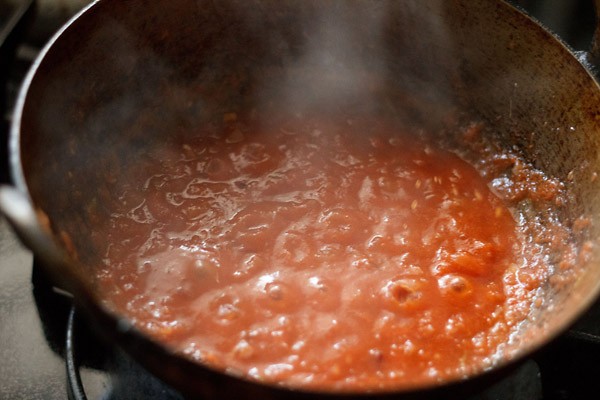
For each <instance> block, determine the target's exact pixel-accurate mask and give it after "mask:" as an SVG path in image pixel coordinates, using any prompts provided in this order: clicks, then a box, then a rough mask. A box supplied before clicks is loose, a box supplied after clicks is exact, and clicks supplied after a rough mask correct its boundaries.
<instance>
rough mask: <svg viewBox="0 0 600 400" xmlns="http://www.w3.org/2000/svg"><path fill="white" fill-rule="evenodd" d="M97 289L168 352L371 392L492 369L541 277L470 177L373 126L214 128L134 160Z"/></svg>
mask: <svg viewBox="0 0 600 400" xmlns="http://www.w3.org/2000/svg"><path fill="white" fill-rule="evenodd" d="M134 175H136V179H133V180H131V181H130V182H129V183H128V184H127V185H124V186H123V187H122V191H121V192H120V196H119V207H118V210H116V211H115V212H114V213H113V215H112V218H111V220H110V221H109V226H108V228H107V229H108V231H107V234H108V238H109V242H110V245H109V247H108V248H107V249H106V255H105V265H104V266H103V267H102V268H101V269H100V271H99V272H98V284H99V286H100V289H101V291H102V293H103V297H104V298H105V299H107V302H108V303H109V304H110V305H111V307H113V308H115V309H116V310H117V311H118V312H121V313H124V314H125V315H127V316H129V317H130V318H131V319H132V320H133V321H134V323H135V324H136V326H138V327H139V328H140V329H141V330H143V331H144V332H146V333H148V334H150V335H151V336H152V337H154V338H156V339H158V340H160V341H161V342H163V343H166V344H168V345H169V346H171V347H172V348H174V349H176V350H177V351H179V352H181V353H183V354H185V355H187V356H188V357H190V358H192V359H194V360H197V361H199V362H203V363H206V364H208V365H211V366H213V367H215V368H219V369H225V370H227V371H229V372H231V373H233V374H237V375H242V376H246V377H249V378H251V379H256V380H259V381H267V382H276V383H280V384H283V385H286V386H292V387H308V388H314V389H325V390H330V389H331V390H333V389H336V390H337V389H340V390H364V389H367V390H373V389H378V388H392V387H393V388H398V387H410V386H414V385H423V384H426V383H430V382H441V381H445V380H448V379H455V378H456V377H463V376H464V377H466V376H468V375H470V374H472V373H474V372H477V371H481V370H482V369H484V368H486V367H488V366H491V365H493V364H494V362H495V361H496V359H497V358H498V357H500V356H501V355H502V349H503V346H504V345H505V343H506V342H507V341H509V339H510V335H511V334H513V333H514V332H515V329H516V327H517V325H518V324H519V323H520V322H521V321H522V320H523V319H524V318H525V317H526V315H527V313H528V312H529V310H530V308H531V305H532V302H533V301H534V300H535V296H536V293H537V291H538V290H539V288H540V285H541V282H543V281H544V279H546V278H547V275H548V270H547V269H544V268H538V266H537V264H536V262H535V261H533V262H532V259H535V255H534V256H532V257H527V255H526V254H524V249H525V246H524V244H523V243H524V239H523V234H522V232H521V231H520V229H519V227H518V226H517V223H516V222H515V219H514V218H513V216H512V214H511V210H509V209H508V208H507V206H506V205H505V204H504V203H503V202H502V201H501V200H500V199H499V198H498V197H497V196H496V195H495V194H494V192H492V190H491V189H490V182H489V179H484V178H483V177H482V176H481V175H480V173H479V172H478V171H477V170H476V169H475V168H474V167H473V166H471V165H470V164H469V163H467V162H466V161H464V160H463V159H461V158H460V157H459V156H457V155H456V154H454V153H453V152H451V151H448V150H445V149H443V148H442V147H440V146H438V145H436V144H435V142H434V141H432V140H429V139H427V137H425V136H424V135H420V134H417V133H415V132H410V131H408V130H402V129H399V128H398V127H397V126H395V125H394V124H392V123H390V122H389V121H385V120H382V119H375V118H361V119H359V118H357V119H348V118H338V119H336V118H320V119H318V118H315V119H301V120H300V119H295V118H288V119H280V120H277V121H276V122H272V123H270V124H268V125H265V124H260V123H258V122H252V121H250V120H248V121H246V120H245V121H241V120H239V119H238V117H237V115H235V114H225V115H224V117H223V124H222V126H221V125H218V126H216V127H212V128H211V127H207V128H206V129H205V131H203V132H200V133H199V134H198V135H196V136H194V137H187V138H185V140H183V139H182V140H178V139H174V140H173V141H172V143H171V144H170V145H169V146H166V145H165V147H164V148H162V149H161V150H160V151H157V152H155V153H151V154H149V155H148V156H147V157H145V158H144V159H142V160H140V161H139V162H138V167H137V169H136V172H135V174H134Z"/></svg>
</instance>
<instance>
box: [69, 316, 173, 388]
mask: <svg viewBox="0 0 600 400" xmlns="http://www.w3.org/2000/svg"><path fill="white" fill-rule="evenodd" d="M81 320H82V318H80V317H79V316H78V313H77V312H76V310H75V307H71V310H70V312H69V319H68V322H67V328H66V329H67V333H66V339H65V363H66V368H67V392H68V395H69V399H70V400H87V399H119V400H127V399H132V400H133V399H153V400H183V396H182V395H180V394H179V393H177V392H176V391H175V390H174V389H172V388H170V387H169V386H168V385H167V384H165V383H163V382H161V381H160V380H159V379H158V378H156V377H154V376H153V375H152V374H151V373H149V372H148V371H146V370H145V369H144V368H142V367H141V366H140V365H139V364H137V363H136V362H135V361H133V360H132V359H131V358H129V357H128V356H127V355H126V354H124V353H123V352H122V351H120V350H119V349H117V348H115V347H108V346H106V345H105V344H104V343H102V341H101V340H100V339H98V338H97V337H96V336H95V334H94V333H93V332H91V331H90V330H89V329H87V327H86V326H85V325H84V324H83V323H81V322H84V321H81Z"/></svg>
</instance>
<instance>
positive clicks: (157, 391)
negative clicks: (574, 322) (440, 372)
mask: <svg viewBox="0 0 600 400" xmlns="http://www.w3.org/2000/svg"><path fill="white" fill-rule="evenodd" d="M65 362H66V369H67V384H68V388H67V390H68V395H69V399H70V400H87V399H124V400H126V399H154V400H183V399H184V397H183V396H182V395H181V394H179V393H178V392H177V391H176V390H174V389H172V388H171V387H169V386H168V385H167V384H165V383H163V382H161V381H160V380H159V379H158V378H156V377H154V376H153V375H152V374H151V373H149V372H147V371H146V370H145V369H144V368H143V367H141V366H140V365H139V364H137V363H136V362H135V361H133V360H132V359H130V358H129V357H128V356H127V355H125V354H124V353H123V352H122V351H120V350H119V349H116V348H115V347H107V346H105V345H104V344H103V343H102V342H101V341H100V340H99V339H98V338H96V337H95V334H94V333H93V332H92V331H90V330H89V329H87V328H86V326H85V325H84V324H82V323H80V317H78V313H77V311H76V310H75V307H72V308H71V310H70V312H69V318H68V323H67V334H66V340H65ZM92 365H93V366H92ZM90 366H92V369H90ZM491 399H511V400H541V399H542V384H541V380H540V371H539V368H538V365H537V364H536V362H534V361H532V360H529V361H527V362H525V363H524V364H523V365H522V366H520V367H519V368H517V369H515V370H514V371H513V372H512V373H510V374H509V375H508V376H507V377H505V378H504V379H503V380H501V381H500V382H498V383H496V384H495V385H493V386H491V387H489V388H487V389H485V390H484V391H483V392H481V393H479V394H477V395H474V396H472V397H469V398H468V399H464V400H491Z"/></svg>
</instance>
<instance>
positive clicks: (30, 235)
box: [0, 185, 67, 265]
mask: <svg viewBox="0 0 600 400" xmlns="http://www.w3.org/2000/svg"><path fill="white" fill-rule="evenodd" d="M0 213H1V214H3V215H4V216H5V217H6V219H7V220H8V222H9V223H10V225H11V226H12V228H13V229H14V231H15V232H16V234H17V236H19V238H20V239H21V241H22V242H23V243H24V244H25V245H26V246H27V247H28V248H30V249H31V250H33V251H34V252H35V253H36V255H39V256H40V257H41V258H42V259H43V260H44V261H45V262H47V263H49V264H51V265H64V263H65V262H66V261H67V255H66V253H65V252H64V251H63V250H62V249H61V248H60V247H59V246H58V245H57V243H55V242H54V240H53V239H52V235H51V234H50V233H49V232H48V228H45V227H44V226H43V225H42V223H41V222H40V215H39V213H38V212H36V211H35V209H34V207H33V205H32V203H31V201H30V200H29V198H28V197H27V196H26V195H25V194H24V193H23V192H22V191H20V190H18V189H16V188H14V187H12V186H8V185H0Z"/></svg>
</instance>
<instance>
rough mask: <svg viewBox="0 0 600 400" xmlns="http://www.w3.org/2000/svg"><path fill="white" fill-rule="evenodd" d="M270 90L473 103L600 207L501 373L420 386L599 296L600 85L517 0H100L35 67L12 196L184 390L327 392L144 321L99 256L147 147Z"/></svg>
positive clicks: (432, 121)
mask: <svg viewBox="0 0 600 400" xmlns="http://www.w3.org/2000/svg"><path fill="white" fill-rule="evenodd" d="M305 69H309V70H312V71H313V72H314V73H311V74H308V75H306V74H303V73H302V72H301V71H303V70H305ZM315 76H318V77H319V79H318V80H315V79H314V77H315ZM359 78H361V79H359ZM362 78H364V79H362ZM198 88H201V90H200V89H198ZM381 88H385V90H383V91H382V89H381ZM300 89H302V90H300ZM383 92H385V93H386V95H385V96H383V95H381V93H383ZM206 93H211V95H210V96H208V95H206ZM390 93H391V95H390ZM265 101H266V102H269V101H271V102H273V101H274V102H279V103H281V104H283V105H284V106H285V107H292V108H296V109H304V110H311V109H315V108H317V109H327V107H332V105H335V107H347V108H349V109H352V108H353V107H359V108H364V107H367V108H369V107H371V108H373V107H374V108H377V107H391V108H392V109H393V110H394V111H395V112H396V113H397V114H398V115H400V116H401V118H406V119H407V120H408V119H410V120H412V121H417V122H418V123H422V124H424V125H425V126H428V127H433V128H435V127H436V126H438V125H439V123H440V121H443V120H444V118H447V117H448V110H459V111H460V110H464V111H468V112H469V113H470V114H472V115H475V116H477V117H478V118H481V119H482V120H485V121H487V122H488V124H490V125H491V126H493V128H494V129H493V130H492V131H493V135H495V136H496V140H498V141H499V142H500V143H502V144H503V145H504V146H506V147H508V148H514V149H517V150H518V151H519V152H520V153H521V154H522V155H523V157H525V158H526V159H527V160H529V161H531V162H532V163H534V164H535V166H536V167H538V168H540V169H541V170H543V171H544V172H545V173H546V174H548V175H549V176H551V177H556V178H559V179H561V180H562V181H564V182H565V183H566V185H567V187H568V190H569V193H570V203H569V204H568V207H563V208H561V209H560V213H561V214H560V218H561V219H562V220H563V221H564V223H565V224H567V225H568V224H572V223H573V221H575V220H576V219H577V218H578V217H581V216H585V217H587V218H589V220H590V224H589V226H588V227H587V229H586V230H585V232H583V233H581V234H580V235H579V236H578V240H579V243H580V244H581V245H583V243H584V242H587V243H588V244H589V243H591V252H590V255H589V258H588V261H587V262H586V263H584V264H582V265H581V269H582V272H581V274H580V276H579V277H578V278H577V279H574V280H573V281H572V282H570V283H569V284H568V285H567V286H562V287H553V286H552V284H551V283H549V284H548V287H547V290H546V295H545V296H546V304H548V307H547V308H546V309H544V310H540V311H539V312H537V313H534V314H532V316H531V318H530V321H528V323H527V324H526V325H525V326H524V327H523V329H522V331H521V333H520V336H519V338H520V340H517V343H515V344H514V346H513V347H512V348H510V349H507V352H506V357H505V358H504V359H503V360H500V361H499V362H498V364H497V366H496V368H495V369H494V370H493V371H491V372H490V371H480V374H479V375H477V376H474V377H471V378H470V379H469V380H468V381H467V382H466V385H465V382H456V381H455V382H448V383H446V384H444V385H440V386H438V387H423V386H417V387H411V388H407V389H406V390H404V391H403V392H401V393H402V394H403V395H405V396H413V395H415V396H424V397H426V398H430V397H431V396H432V395H435V394H439V393H445V394H449V393H451V392H450V390H453V391H463V390H470V389H465V387H467V386H471V385H475V386H477V385H479V384H481V382H487V381H488V380H490V379H495V377H496V376H497V375H499V374H501V373H502V372H503V371H505V370H506V369H507V368H510V367H511V366H513V365H515V363H516V362H517V361H518V360H521V359H523V358H524V357H526V356H528V355H530V354H531V353H532V352H534V351H536V350H537V349H539V348H540V347H542V346H543V345H545V344H547V343H548V342H549V341H551V340H552V339H553V338H555V337H556V336H557V335H559V334H560V333H561V332H562V331H564V330H565V329H566V328H567V327H568V326H569V325H570V324H572V323H573V322H574V321H575V320H576V318H577V317H578V316H579V315H580V314H582V312H584V311H585V310H586V308H587V307H588V306H589V305H590V304H591V303H592V302H593V301H594V299H595V298H596V297H597V295H598V292H599V291H600V258H599V254H598V249H597V242H598V238H600V231H599V229H600V228H599V225H598V224H599V223H600V185H599V182H600V180H599V179H597V172H598V171H600V135H598V134H597V132H598V128H599V126H600V88H599V87H598V85H597V83H596V82H595V81H594V79H593V77H592V76H591V74H590V73H589V71H588V69H586V67H584V66H583V65H582V64H581V63H580V62H579V61H578V59H577V58H576V57H575V56H574V55H573V53H572V52H570V51H569V49H567V48H566V47H565V46H564V45H563V44H562V43H561V42H560V41H559V40H558V39H557V38H555V37H554V36H553V35H551V34H550V33H548V32H547V31H545V30H544V29H542V28H541V27H540V26H539V25H538V24H537V23H536V22H534V21H533V20H531V19H530V18H528V17H527V16H525V15H524V14H522V13H521V12H519V11H518V10H516V9H515V8H513V7H512V6H510V5H508V4H507V3H505V2H502V1H488V0H470V1H467V0H450V1H448V0H418V1H417V0H412V1H411V0H407V1H402V2H398V1H355V2H345V1H330V2H321V1H316V0H314V1H291V0H290V1H275V0H251V1H247V0H244V1H242V0H224V1H218V2H216V1H210V0H170V1H155V0H152V1H149V0H130V1H119V0H100V1H96V2H94V3H92V4H91V5H90V6H88V7H87V8H86V9H85V10H83V11H82V12H81V13H80V14H78V15H77V16H76V17H74V18H73V19H72V20H71V21H70V22H69V23H68V24H67V25H66V26H64V27H63V28H62V29H61V30H60V31H59V32H58V33H57V34H56V35H55V36H54V38H53V39H52V40H51V41H50V43H49V44H48V45H47V46H46V47H45V48H44V50H43V51H42V53H41V54H40V56H39V58H38V59H37V60H36V62H35V63H34V66H33V68H32V69H31V71H30V73H29V74H28V76H27V78H26V80H25V83H24V85H23V88H22V90H21V92H20V96H19V99H18V103H17V106H16V110H15V114H14V118H13V123H12V128H11V137H10V150H11V154H10V157H11V158H10V164H11V168H12V176H13V180H14V183H15V186H16V187H15V188H12V187H3V188H2V190H1V192H0V204H1V207H2V210H3V212H4V214H5V215H6V216H7V217H8V219H9V221H10V222H11V224H12V225H13V226H14V228H15V230H16V232H17V233H18V234H19V236H20V237H21V239H22V241H23V242H24V243H25V244H26V245H27V246H29V247H30V248H31V249H32V250H33V251H34V252H35V253H36V255H37V256H38V257H39V258H40V259H41V260H43V262H44V265H45V267H46V268H47V269H48V272H50V273H51V274H52V276H54V277H55V279H56V280H57V281H58V282H60V284H62V285H63V286H65V287H66V288H67V289H68V290H70V291H71V292H72V293H73V294H74V296H75V299H76V301H77V303H78V305H79V306H80V307H81V308H82V309H83V310H84V311H85V314H86V316H87V317H88V319H89V321H90V322H91V323H92V324H93V325H94V326H95V328H96V329H97V330H98V331H100V332H102V333H103V334H104V335H105V336H106V337H107V338H108V339H109V340H114V341H116V342H118V343H119V345H120V346H122V347H123V348H124V349H125V350H126V351H127V352H128V353H129V354H131V355H132V356H133V357H134V358H135V359H136V360H138V361H140V362H141V363H142V364H143V365H144V366H146V367H147V368H148V369H149V370H150V371H151V372H153V373H155V374H156V375H157V376H159V377H160V378H162V379H164V380H165V381H166V382H168V383H170V384H172V385H173V386H174V387H176V388H178V389H179V390H181V391H182V392H184V393H188V394H191V395H198V396H202V398H206V399H211V398H229V397H230V396H231V398H233V397H236V398H242V397H247V398H283V397H285V398H294V397H299V398H300V397H302V398H304V397H311V396H314V394H315V393H311V392H305V391H298V390H290V389H286V388H280V387H273V386H267V385H262V384H260V383H256V382H251V381H248V380H245V379H241V378H236V377H232V376H229V375H227V374H225V373H222V372H220V371H216V370H213V369H211V368H208V367H205V366H201V365H199V364H196V363H194V362H191V361H189V360H187V359H185V358H183V357H181V356H178V355H177V354H173V353H172V352H171V351H170V350H169V349H167V348H166V347H164V346H162V345H161V344H160V343H157V342H155V341H153V340H151V339H149V338H148V337H146V336H144V335H143V334H141V333H140V332H139V331H137V330H136V329H135V328H134V327H133V326H132V325H131V324H130V323H129V322H128V321H127V319H126V318H124V317H123V316H120V315H115V314H114V313H113V312H112V311H110V310H109V309H108V308H107V307H106V306H105V305H104V304H103V303H102V302H101V301H100V299H99V298H98V295H97V293H96V292H95V290H94V282H93V272H92V271H91V270H90V269H91V268H93V265H94V264H96V265H97V263H98V262H99V257H100V255H99V254H97V251H96V248H95V245H94V243H93V241H92V239H91V237H92V233H93V232H95V231H96V230H97V226H98V224H101V223H102V221H106V220H108V216H109V215H110V211H111V210H110V207H109V206H108V205H109V204H110V201H111V191H110V187H111V186H110V181H111V180H112V179H115V178H114V177H119V176H120V175H122V174H124V171H127V168H128V162H129V161H130V160H132V159H135V157H134V156H135V154H140V153H143V152H144V151H146V150H145V149H147V148H149V147H151V146H159V145H160V144H161V143H163V142H164V138H165V137H166V135H169V134H170V133H171V132H172V131H173V130H174V129H175V128H177V129H179V131H181V130H185V129H187V128H189V129H192V128H193V126H195V125H196V124H201V123H203V122H204V121H206V120H207V119H209V118H210V117H211V115H215V114H219V113H221V112H222V111H223V110H227V111H236V110H246V109H248V108H250V107H252V106H253V105H254V104H257V103H261V102H265ZM219 115H221V114H219ZM182 128H183V129H182ZM556 273H557V274H559V273H561V272H558V271H557V272H556ZM320 394H321V395H335V394H332V393H320ZM375 394H376V395H379V396H382V397H385V396H388V395H398V394H399V393H398V392H392V393H388V392H385V391H383V392H378V393H375ZM344 395H345V396H358V395H360V393H345V394H344Z"/></svg>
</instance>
